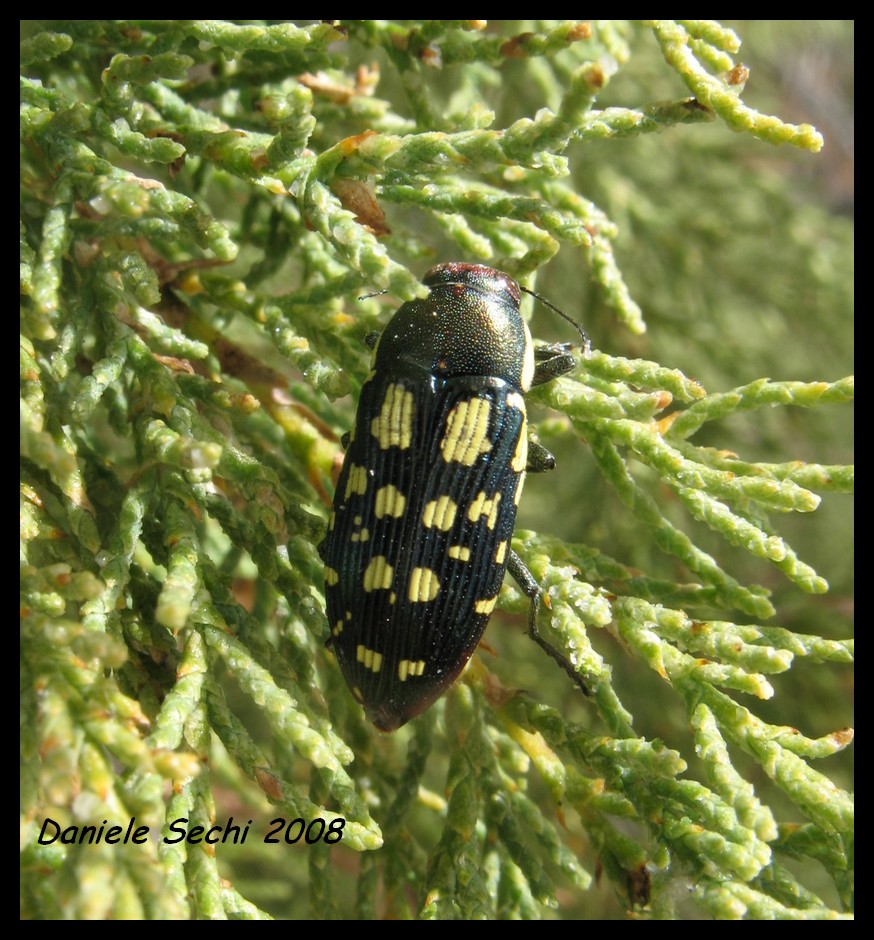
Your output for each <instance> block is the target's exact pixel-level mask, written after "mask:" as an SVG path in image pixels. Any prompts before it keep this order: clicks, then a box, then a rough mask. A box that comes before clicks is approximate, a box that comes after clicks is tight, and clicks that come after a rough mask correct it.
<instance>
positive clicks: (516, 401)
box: [507, 392, 525, 415]
mask: <svg viewBox="0 0 874 940" xmlns="http://www.w3.org/2000/svg"><path fill="white" fill-rule="evenodd" d="M507 407H508V408H516V409H517V410H518V411H521V412H522V414H523V415H524V414H525V399H524V398H523V397H522V396H521V395H520V394H519V393H518V392H510V394H509V395H508V396H507Z"/></svg>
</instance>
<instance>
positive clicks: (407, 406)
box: [370, 383, 415, 450]
mask: <svg viewBox="0 0 874 940" xmlns="http://www.w3.org/2000/svg"><path fill="white" fill-rule="evenodd" d="M414 411H415V408H414V406H413V393H412V392H410V391H407V389H405V388H404V387H403V385H398V384H395V383H393V384H391V385H389V386H388V388H387V389H386V390H385V398H383V400H382V408H381V409H380V412H379V417H378V418H374V419H373V421H372V422H371V424H370V433H371V434H372V435H373V436H374V437H375V438H376V439H377V440H378V441H379V446H380V447H381V448H382V449H383V450H388V449H389V447H400V448H401V450H405V449H406V448H407V447H409V446H410V441H411V440H412V438H413V413H414Z"/></svg>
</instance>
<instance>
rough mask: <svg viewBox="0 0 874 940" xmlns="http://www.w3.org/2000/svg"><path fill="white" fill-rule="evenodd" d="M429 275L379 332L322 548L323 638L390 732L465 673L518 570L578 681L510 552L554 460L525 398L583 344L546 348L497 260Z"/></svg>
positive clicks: (532, 625) (570, 363) (565, 366)
mask: <svg viewBox="0 0 874 940" xmlns="http://www.w3.org/2000/svg"><path fill="white" fill-rule="evenodd" d="M423 283H424V284H425V285H426V286H427V287H428V288H429V289H430V293H429V295H428V296H427V297H426V298H424V299H422V300H412V301H408V302H407V303H405V304H403V305H402V306H401V307H400V308H399V309H398V310H397V312H396V313H395V314H394V316H393V317H392V319H391V321H390V322H389V324H388V326H387V327H386V328H385V331H384V332H383V333H382V335H381V336H380V337H379V339H378V340H377V341H376V342H375V349H374V352H373V360H372V365H371V371H370V373H369V375H368V376H367V379H366V380H365V382H364V385H363V387H362V389H361V396H360V399H359V402H358V411H357V416H356V419H355V425H354V428H353V429H352V432H351V433H350V435H349V442H348V447H347V451H346V458H345V461H344V463H343V468H342V470H341V472H340V476H339V479H338V481H337V489H336V493H335V496H334V505H333V511H332V512H331V516H330V521H329V524H328V532H327V536H326V538H325V540H324V542H322V544H321V545H320V546H319V549H320V553H321V555H322V558H323V560H324V562H325V598H326V604H327V614H328V621H329V625H330V631H331V635H330V639H329V640H328V643H329V645H330V646H331V647H332V649H333V651H334V653H335V655H336V657H337V659H338V661H339V663H340V668H341V670H342V672H343V675H344V677H345V679H346V682H347V684H348V686H349V688H350V690H351V691H352V694H353V696H354V697H355V698H356V700H357V701H358V702H359V703H360V704H361V705H363V707H364V710H365V712H366V714H367V716H368V718H369V719H370V720H371V721H372V722H373V723H374V724H375V725H376V727H377V728H379V729H380V730H382V731H394V730H395V729H396V728H399V727H400V726H401V725H403V724H405V723H406V722H407V721H409V720H410V719H411V718H414V717H415V716H416V715H418V714H420V713H421V712H423V711H425V709H426V708H428V707H429V706H430V705H432V704H433V703H434V701H436V699H438V698H439V697H440V696H441V695H442V694H443V693H444V692H445V691H446V690H447V689H448V688H449V686H450V685H451V684H452V683H453V682H454V681H455V679H456V678H457V676H458V675H459V673H460V672H461V670H462V669H463V668H464V666H465V665H466V663H467V661H468V660H469V659H470V657H471V655H472V654H473V652H474V650H475V649H476V646H477V644H478V643H479V641H480V638H481V637H482V634H483V631H484V630H485V628H486V624H487V623H488V621H489V616H490V614H491V612H492V609H493V608H494V606H495V603H496V602H497V599H498V594H499V592H500V589H501V584H502V582H503V580H504V573H505V572H506V571H507V570H509V571H510V573H511V574H512V575H513V576H514V578H515V579H516V580H517V581H518V582H519V584H520V586H521V587H522V590H523V591H524V592H525V594H526V595H527V596H528V597H529V598H530V599H531V601H532V606H531V614H530V618H529V632H530V634H531V636H532V637H533V638H534V639H535V640H537V642H538V643H539V644H540V645H541V646H542V647H543V648H544V649H545V650H546V651H547V652H548V653H549V654H550V655H551V656H553V658H555V659H556V660H557V661H558V662H559V663H561V664H562V665H563V666H564V668H565V669H567V670H568V672H569V673H571V675H573V676H574V677H575V678H576V676H575V674H574V673H573V672H572V670H571V667H570V665H569V664H568V663H567V662H566V661H565V660H564V659H563V658H562V657H561V656H560V655H559V654H558V653H557V652H556V651H554V650H553V649H552V648H551V647H550V646H549V645H548V644H547V643H546V642H545V641H544V640H542V639H541V638H540V636H539V634H538V633H537V627H536V613H537V605H538V602H539V598H540V589H539V586H538V585H537V582H536V581H535V580H534V578H533V577H532V575H531V574H530V573H529V572H528V570H527V569H526V568H525V567H524V565H523V564H522V562H521V560H520V559H519V557H518V556H517V555H516V554H515V553H514V552H513V551H512V549H511V548H510V541H511V538H512V535H513V526H514V523H515V520H516V508H517V506H518V504H519V497H520V495H521V493H522V487H523V484H524V481H525V474H526V471H530V470H547V469H551V468H552V467H553V466H554V463H555V461H554V460H553V458H552V455H551V454H549V452H548V451H546V450H545V448H543V447H541V446H540V445H534V444H533V443H532V444H531V446H529V440H528V433H527V419H526V411H525V399H524V395H525V393H526V392H528V390H529V389H530V388H531V386H533V385H537V384H541V383H543V382H546V381H549V380H550V379H553V378H556V377H557V376H559V375H562V374H563V373H565V372H568V371H569V370H570V369H572V368H573V367H574V365H575V364H576V358H575V356H574V355H573V352H572V348H573V347H572V346H571V345H570V344H555V345H549V346H538V347H535V346H534V344H533V342H532V339H531V334H530V332H529V330H528V326H527V324H526V323H525V321H524V320H523V319H522V317H521V315H520V312H519V303H520V300H521V293H520V292H521V290H522V288H520V286H519V285H518V284H517V283H516V281H515V280H513V279H512V278H511V277H509V276H508V275H507V274H503V273H502V272H500V271H497V270H495V269H493V268H490V267H486V266H485V265H480V264H468V263H463V262H451V263H446V264H440V265H437V266H436V267H434V268H432V269H431V270H430V271H429V272H428V273H427V274H426V275H425V277H424V279H423ZM548 306H550V307H551V306H552V305H551V304H548ZM553 309H556V308H553ZM557 312H559V313H561V311H557ZM561 315H562V316H565V315H564V314H561ZM566 319H569V318H567V317H566ZM571 322H573V321H571ZM575 326H576V324H575ZM577 328H578V329H579V327H577ZM580 334H581V336H582V339H583V343H584V345H587V342H588V341H587V340H586V337H585V334H584V333H583V331H582V330H580Z"/></svg>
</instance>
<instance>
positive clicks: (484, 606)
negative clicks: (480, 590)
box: [473, 594, 498, 614]
mask: <svg viewBox="0 0 874 940" xmlns="http://www.w3.org/2000/svg"><path fill="white" fill-rule="evenodd" d="M497 602H498V596H497V594H496V595H495V596H494V597H484V598H483V599H482V600H480V601H477V602H476V603H475V604H474V605H473V609H474V610H475V611H476V612H477V613H478V614H490V613H491V612H492V611H493V610H494V609H495V604H497Z"/></svg>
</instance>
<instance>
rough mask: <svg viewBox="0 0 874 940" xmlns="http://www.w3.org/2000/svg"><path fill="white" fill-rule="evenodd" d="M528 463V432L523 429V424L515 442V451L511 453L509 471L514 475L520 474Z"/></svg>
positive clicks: (523, 423)
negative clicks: (512, 471)
mask: <svg viewBox="0 0 874 940" xmlns="http://www.w3.org/2000/svg"><path fill="white" fill-rule="evenodd" d="M527 463H528V432H527V431H526V428H525V422H524V421H523V422H522V427H521V428H520V429H519V440H517V441H516V450H514V451H513V459H512V460H511V461H510V469H511V470H515V471H516V473H521V472H522V471H523V470H524V469H525V465H526V464H527Z"/></svg>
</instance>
